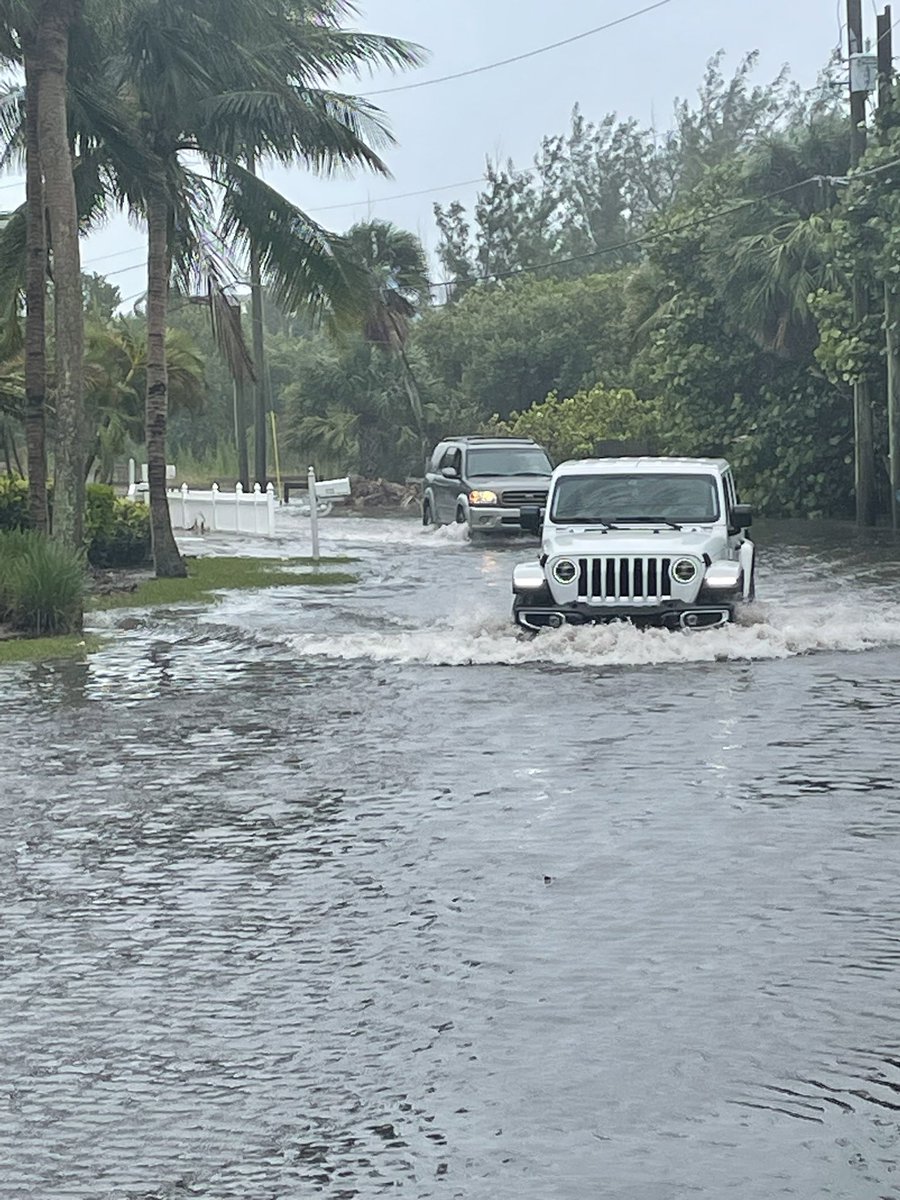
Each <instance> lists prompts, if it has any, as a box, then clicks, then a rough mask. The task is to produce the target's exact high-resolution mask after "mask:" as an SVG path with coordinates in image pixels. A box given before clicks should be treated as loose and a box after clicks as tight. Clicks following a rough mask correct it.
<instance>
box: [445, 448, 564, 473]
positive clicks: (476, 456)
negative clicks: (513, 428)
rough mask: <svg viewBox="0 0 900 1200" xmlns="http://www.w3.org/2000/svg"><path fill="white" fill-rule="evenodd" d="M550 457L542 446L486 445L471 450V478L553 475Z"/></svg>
mask: <svg viewBox="0 0 900 1200" xmlns="http://www.w3.org/2000/svg"><path fill="white" fill-rule="evenodd" d="M552 473H553V468H552V467H551V465H550V459H549V458H548V457H547V455H546V454H545V453H544V451H543V450H542V449H541V448H540V446H490V447H488V446H485V447H484V448H483V449H478V450H470V451H469V457H468V463H467V469H466V475H467V476H468V477H469V478H470V479H488V478H494V479H505V478H507V477H508V476H512V475H551V474H552Z"/></svg>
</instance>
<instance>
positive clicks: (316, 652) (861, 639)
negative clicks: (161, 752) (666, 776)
mask: <svg viewBox="0 0 900 1200" xmlns="http://www.w3.org/2000/svg"><path fill="white" fill-rule="evenodd" d="M291 644H292V645H293V646H294V647H295V648H296V650H297V651H299V652H300V653H301V654H303V655H307V656H316V657H322V658H332V659H341V660H357V659H369V660H371V661H374V662H392V663H424V664H430V665H434V666H471V665H507V666H518V665H529V664H533V663H541V664H555V665H558V666H564V667H609V666H644V665H660V664H665V663H703V662H710V663H712V662H749V661H758V660H771V659H784V658H792V657H795V656H797V655H801V654H815V653H822V652H827V651H852V652H858V651H862V650H872V649H875V648H876V647H879V646H900V607H898V606H893V607H891V608H890V609H888V610H885V611H883V612H882V613H881V614H880V615H872V614H870V613H866V612H865V610H863V609H861V608H860V607H855V606H849V605H841V606H838V605H835V606H832V607H830V608H828V609H824V610H823V609H822V608H817V609H815V610H814V609H793V608H787V607H785V608H774V607H769V606H765V607H764V606H762V605H760V606H759V607H758V608H757V609H756V610H755V611H753V612H752V613H748V614H747V615H746V617H745V618H744V619H742V620H741V622H740V623H737V624H734V625H730V626H726V627H724V628H722V629H710V630H706V631H704V632H700V633H685V632H680V631H669V630H664V629H637V628H635V627H634V626H632V625H628V624H624V623H616V624H612V625H596V626H587V627H585V626H582V627H580V628H577V627H571V626H570V627H567V628H563V629H557V630H546V631H545V632H542V633H540V634H539V635H538V636H537V637H536V638H533V639H530V638H527V637H524V636H521V635H519V634H518V633H517V631H516V630H515V628H514V627H513V626H512V624H511V623H510V622H501V621H498V620H497V619H496V617H491V618H489V619H484V618H480V619H479V618H472V617H468V618H464V619H462V620H460V621H456V622H452V623H450V624H447V625H443V626H441V625H437V626H432V627H430V628H427V629H410V630H408V631H403V632H398V631H394V630H385V631H383V632H371V631H367V632H366V633H350V634H347V635H345V636H325V635H323V634H300V635H295V636H294V637H292V638H291Z"/></svg>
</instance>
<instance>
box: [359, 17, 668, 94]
mask: <svg viewBox="0 0 900 1200" xmlns="http://www.w3.org/2000/svg"><path fill="white" fill-rule="evenodd" d="M671 3H672V0H657V2H656V4H649V5H647V7H646V8H640V9H638V10H637V11H636V12H632V13H627V14H626V15H625V16H624V17H618V18H617V19H616V20H615V21H608V22H607V23H606V24H605V25H598V26H597V27H596V28H595V29H586V30H585V31H584V33H576V34H575V35H574V36H573V37H569V38H563V40H562V41H561V42H551V43H550V44H549V45H548V46H539V47H538V48H537V49H536V50H528V51H526V52H525V53H524V54H516V55H514V56H513V57H512V58H503V59H500V61H499V62H492V63H486V64H485V65H484V66H483V67H470V68H469V70H467V71H456V72H455V73H454V74H452V75H439V76H438V77H437V78H436V79H421V80H419V82H418V83H402V84H398V85H397V86H396V87H389V88H380V89H379V90H378V91H374V92H366V96H390V95H393V93H394V92H411V91H412V90H413V89H414V88H423V87H432V86H433V85H434V84H436V83H449V82H450V80H452V79H466V78H468V77H469V76H470V75H481V74H483V72H485V71H495V70H496V69H497V68H498V67H508V66H510V65H511V64H512V63H518V62H524V61H525V60H526V59H528V58H536V57H537V56H538V55H539V54H547V53H548V52H549V51H550V50H559V49H560V47H562V46H571V45H572V44H573V43H574V42H580V41H583V40H584V39H585V38H589V37H594V36H595V34H598V33H605V32H606V30H608V29H615V28H616V26H617V25H624V24H625V23H626V22H628V21H634V20H636V19H637V18H638V17H643V16H646V14H647V13H650V12H655V10H656V9H658V8H664V7H665V6H666V5H667V4H671Z"/></svg>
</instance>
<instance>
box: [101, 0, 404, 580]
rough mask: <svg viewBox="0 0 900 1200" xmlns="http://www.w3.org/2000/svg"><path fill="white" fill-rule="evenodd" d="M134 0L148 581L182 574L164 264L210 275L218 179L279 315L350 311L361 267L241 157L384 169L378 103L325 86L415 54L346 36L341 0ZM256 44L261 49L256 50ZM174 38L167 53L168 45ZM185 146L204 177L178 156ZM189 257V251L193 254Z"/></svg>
mask: <svg viewBox="0 0 900 1200" xmlns="http://www.w3.org/2000/svg"><path fill="white" fill-rule="evenodd" d="M214 8H215V11H214V12H213V9H212V8H211V5H210V2H209V0H177V2H176V0H143V3H140V4H138V5H136V6H134V8H133V9H132V11H131V12H130V14H129V16H128V21H127V24H126V26H125V29H124V36H123V38H122V46H123V50H122V53H121V55H120V56H119V57H118V61H117V62H116V63H115V67H116V71H117V82H118V86H119V88H120V91H121V94H122V96H123V99H125V100H127V101H130V102H131V103H132V104H133V105H134V108H135V111H136V112H138V113H140V114H141V115H140V123H141V130H142V134H143V137H144V141H145V145H146V147H147V150H148V151H149V153H150V154H151V155H152V157H153V160H154V163H155V165H154V168H153V169H152V170H151V171H150V172H149V173H148V174H147V176H146V178H145V179H143V180H135V179H134V178H131V179H128V180H123V186H122V196H123V199H124V200H125V201H126V202H127V203H128V204H130V206H131V207H132V208H133V209H134V210H136V211H139V212H141V213H142V214H143V216H144V217H145V219H146V221H147V227H148V289H147V320H148V335H147V336H148V354H147V419H146V426H147V463H148V476H149V492H150V509H151V524H152V530H153V551H154V560H155V563H156V571H157V574H158V575H181V574H184V571H185V568H184V564H183V562H182V560H181V556H180V554H179V553H178V549H177V546H176V544H175V539H174V536H173V534H172V531H171V524H170V521H169V513H168V503H167V500H166V493H165V435H166V421H167V416H166V413H167V379H166V360H165V329H166V317H167V304H168V289H169V279H170V275H171V272H172V268H173V266H174V267H175V268H176V269H180V271H181V273H182V274H183V275H186V276H189V275H190V274H191V270H190V267H191V266H192V265H193V264H192V262H191V259H192V257H193V252H194V251H195V250H196V248H197V247H198V246H202V247H204V254H203V258H204V263H205V265H206V268H207V272H208V273H209V274H213V273H214V272H215V265H216V256H215V255H213V254H212V253H211V251H210V240H209V238H208V237H206V236H205V235H204V232H203V227H204V225H206V226H208V225H210V224H212V223H213V208H214V205H213V197H214V193H215V188H216V185H218V186H219V187H221V188H222V189H223V196H222V205H221V215H222V222H221V233H220V234H219V235H218V236H219V237H220V238H221V239H222V240H223V241H224V242H226V243H230V244H231V245H233V246H235V247H237V248H238V249H240V250H244V251H246V250H247V249H248V248H250V247H253V248H254V252H255V254H257V255H258V257H259V262H260V266H261V270H262V271H263V272H265V273H266V274H267V275H268V276H269V278H270V285H271V287H272V289H273V292H274V293H275V295H276V296H277V297H278V298H279V299H280V300H281V302H282V303H283V304H284V305H285V306H286V307H288V308H289V309H294V308H297V307H299V306H304V305H310V306H312V307H314V308H315V307H320V306H322V305H323V304H324V303H325V302H327V303H328V304H329V305H330V307H331V308H332V310H333V311H335V312H337V313H339V314H343V315H346V314H347V313H348V312H351V311H357V310H358V309H359V305H360V296H359V293H360V283H361V279H362V276H361V273H360V272H359V271H358V270H357V269H356V268H355V267H354V264H353V262H352V260H351V259H350V258H349V257H348V255H347V254H346V252H345V250H344V247H343V246H342V243H341V241H340V239H337V238H334V237H332V236H331V235H329V234H327V233H326V232H325V231H324V230H323V229H321V228H320V227H319V226H317V225H316V224H315V223H314V222H313V221H312V220H311V219H310V218H309V217H308V216H306V214H304V213H303V212H302V211H300V210H299V209H297V208H295V207H294V206H293V205H291V204H289V203H288V202H287V201H286V200H285V199H284V198H283V197H281V196H280V195H279V194H278V193H277V192H276V191H275V190H274V189H272V188H271V187H269V186H268V185H267V184H265V183H264V182H263V181H262V180H260V179H258V178H257V177H256V175H255V174H254V173H253V172H252V171H250V170H248V169H247V167H246V166H245V165H244V164H245V162H246V160H247V159H248V157H249V158H250V159H251V161H252V160H253V159H254V158H256V157H257V156H259V157H262V156H269V157H276V158H278V159H280V160H281V161H283V162H293V161H298V160H299V161H301V162H303V163H304V164H305V165H307V166H308V167H310V168H313V169H317V170H325V171H329V170H332V169H334V168H336V167H339V166H354V165H356V166H365V167H367V168H369V169H373V170H376V171H381V172H384V171H385V170H386V168H385V167H384V164H383V163H382V161H381V159H380V158H379V157H378V154H377V152H376V150H375V149H373V146H379V145H381V144H386V143H387V142H388V141H389V140H390V139H389V135H388V134H387V131H386V129H385V126H384V124H383V122H382V121H381V119H380V116H379V115H378V113H377V110H375V109H374V108H372V107H371V106H370V105H368V104H367V103H366V102H365V101H362V100H359V99H357V98H354V97H350V96H345V95H341V94H339V93H336V92H333V91H330V90H327V89H326V88H324V87H322V86H321V84H322V82H323V81H327V80H329V79H330V78H333V77H335V76H336V75H337V74H339V73H341V72H343V71H346V70H348V69H356V70H359V69H360V68H362V67H365V66H370V65H374V64H376V63H384V64H387V65H390V66H394V67H396V66H403V65H407V64H411V63H414V62H417V61H418V56H417V53H416V52H415V51H414V50H413V49H412V48H411V47H408V46H406V45H405V44H404V43H401V42H397V41H396V40H393V39H389V38H376V37H370V36H367V35H362V34H353V33H351V32H349V31H346V30H342V29H341V28H340V27H339V26H338V24H337V19H338V18H339V17H340V16H341V15H342V14H343V13H344V11H345V10H346V5H344V4H342V3H340V2H338V0H331V2H329V0H319V2H318V3H316V2H309V3H299V0H298V2H297V3H294V4H291V3H288V2H287V0H282V2H280V3H276V2H275V0H268V2H267V3H266V2H264V0H218V3H217V4H216V5H215V6H214ZM264 34H265V35H266V37H265V44H266V47H267V54H266V55H265V57H263V56H261V55H260V54H258V53H257V51H258V49H259V48H260V47H261V45H263V44H264V36H263V35H264ZM175 47H178V50H177V52H176V51H175V49H174V48H175ZM185 154H191V155H193V156H195V157H196V158H199V159H200V160H202V161H203V162H204V163H205V164H206V170H205V172H202V171H200V170H198V169H196V168H193V167H190V166H188V165H186V163H185V161H184V159H183V157H182V156H183V155H185ZM194 262H196V259H195V258H194Z"/></svg>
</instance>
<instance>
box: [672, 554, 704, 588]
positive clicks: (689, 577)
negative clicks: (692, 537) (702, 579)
mask: <svg viewBox="0 0 900 1200" xmlns="http://www.w3.org/2000/svg"><path fill="white" fill-rule="evenodd" d="M699 569H700V568H699V567H698V566H697V564H696V563H695V562H694V560H693V559H692V558H676V560H675V562H673V563H672V578H673V579H674V580H675V582H676V583H693V582H694V580H695V579H696V578H697V574H698V572H699Z"/></svg>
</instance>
